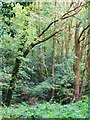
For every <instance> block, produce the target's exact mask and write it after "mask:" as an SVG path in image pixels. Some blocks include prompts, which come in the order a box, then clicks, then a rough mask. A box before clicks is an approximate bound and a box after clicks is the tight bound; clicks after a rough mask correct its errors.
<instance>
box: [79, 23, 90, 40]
mask: <svg viewBox="0 0 90 120" xmlns="http://www.w3.org/2000/svg"><path fill="white" fill-rule="evenodd" d="M89 27H90V25H88V26H87V27H85V28H84V29H83V30H82V32H81V34H80V36H79V38H78V40H80V38H81V37H82V35H83V33H84V31H85V30H87V29H88V28H89ZM79 42H80V41H79Z"/></svg>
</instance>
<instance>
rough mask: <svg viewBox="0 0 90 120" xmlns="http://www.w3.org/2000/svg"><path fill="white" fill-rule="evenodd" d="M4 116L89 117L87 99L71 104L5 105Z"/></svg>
mask: <svg viewBox="0 0 90 120" xmlns="http://www.w3.org/2000/svg"><path fill="white" fill-rule="evenodd" d="M1 110H2V117H3V118H34V119H35V118H68V119H70V120H71V118H88V114H89V113H88V102H87V100H84V101H79V102H78V103H74V104H69V105H60V104H58V103H53V104H50V103H44V104H43V105H42V104H38V105H36V106H31V107H30V106H29V105H28V104H26V103H22V104H16V105H12V106H10V107H9V108H8V107H3V108H2V109H1Z"/></svg>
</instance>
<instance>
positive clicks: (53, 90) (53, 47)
mask: <svg viewBox="0 0 90 120" xmlns="http://www.w3.org/2000/svg"><path fill="white" fill-rule="evenodd" d="M55 8H56V0H55ZM54 19H56V13H55V18H54ZM55 29H56V26H55V23H54V30H55ZM55 39H56V37H53V45H52V49H53V50H52V98H51V101H53V100H54V95H55V79H54V55H55V43H56V41H55Z"/></svg>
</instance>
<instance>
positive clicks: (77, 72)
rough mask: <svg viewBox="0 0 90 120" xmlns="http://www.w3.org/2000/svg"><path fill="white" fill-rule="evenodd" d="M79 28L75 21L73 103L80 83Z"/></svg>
mask: <svg viewBox="0 0 90 120" xmlns="http://www.w3.org/2000/svg"><path fill="white" fill-rule="evenodd" d="M79 27H80V23H79V22H78V21H76V30H75V56H76V58H75V64H74V67H75V69H74V70H75V71H74V72H75V101H76V102H77V101H78V100H79V82H80V42H79V39H78V38H79Z"/></svg>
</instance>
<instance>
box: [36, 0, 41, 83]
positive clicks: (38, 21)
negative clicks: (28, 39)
mask: <svg viewBox="0 0 90 120" xmlns="http://www.w3.org/2000/svg"><path fill="white" fill-rule="evenodd" d="M36 12H37V14H38V16H39V18H36V33H37V36H38V35H39V34H40V2H39V1H38V11H36ZM38 50H39V55H38V60H39V63H38V71H39V75H38V80H39V82H42V65H41V62H42V60H41V57H40V53H41V51H42V50H41V48H40V47H39V49H38Z"/></svg>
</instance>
